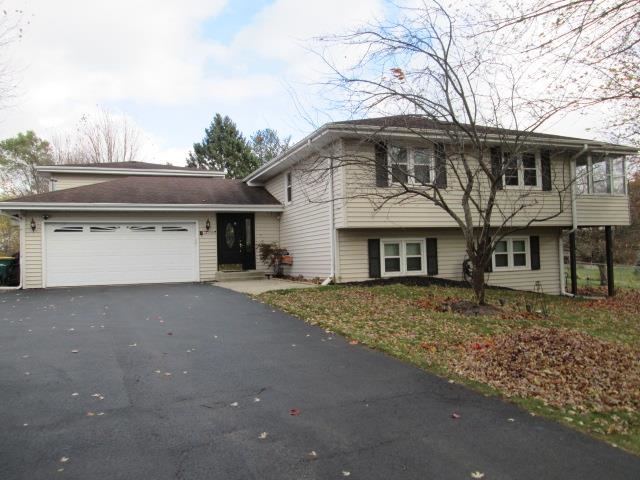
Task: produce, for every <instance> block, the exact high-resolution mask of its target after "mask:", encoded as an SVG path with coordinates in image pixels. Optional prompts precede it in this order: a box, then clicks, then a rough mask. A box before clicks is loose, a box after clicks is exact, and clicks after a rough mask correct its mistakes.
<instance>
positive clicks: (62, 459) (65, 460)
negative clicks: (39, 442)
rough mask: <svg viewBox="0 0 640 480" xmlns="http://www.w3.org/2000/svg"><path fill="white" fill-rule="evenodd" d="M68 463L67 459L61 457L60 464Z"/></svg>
mask: <svg viewBox="0 0 640 480" xmlns="http://www.w3.org/2000/svg"><path fill="white" fill-rule="evenodd" d="M68 461H69V457H61V458H60V463H67V462H68Z"/></svg>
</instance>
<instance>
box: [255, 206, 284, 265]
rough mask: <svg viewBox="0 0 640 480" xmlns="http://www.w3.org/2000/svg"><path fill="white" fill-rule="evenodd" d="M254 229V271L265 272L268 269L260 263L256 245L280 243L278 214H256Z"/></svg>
mask: <svg viewBox="0 0 640 480" xmlns="http://www.w3.org/2000/svg"><path fill="white" fill-rule="evenodd" d="M255 228H256V235H255V239H256V245H255V249H256V270H259V271H261V272H266V271H267V270H269V267H267V265H265V264H264V263H262V262H261V261H260V256H259V255H258V245H260V244H261V243H277V244H279V243H280V222H279V220H278V214H277V213H264V212H262V213H256V214H255Z"/></svg>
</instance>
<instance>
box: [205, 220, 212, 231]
mask: <svg viewBox="0 0 640 480" xmlns="http://www.w3.org/2000/svg"><path fill="white" fill-rule="evenodd" d="M204 228H206V229H207V232H208V231H209V230H211V220H209V219H208V218H207V223H205V224H204Z"/></svg>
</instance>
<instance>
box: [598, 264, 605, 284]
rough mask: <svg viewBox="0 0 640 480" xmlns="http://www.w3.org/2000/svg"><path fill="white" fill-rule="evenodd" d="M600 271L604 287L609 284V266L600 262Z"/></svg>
mask: <svg viewBox="0 0 640 480" xmlns="http://www.w3.org/2000/svg"><path fill="white" fill-rule="evenodd" d="M598 271H599V272H600V286H601V287H603V286H605V285H606V284H607V266H606V265H603V264H602V263H599V264H598Z"/></svg>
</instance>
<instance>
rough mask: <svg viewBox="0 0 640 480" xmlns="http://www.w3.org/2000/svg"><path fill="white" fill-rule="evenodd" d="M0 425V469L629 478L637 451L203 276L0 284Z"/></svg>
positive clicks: (167, 474)
mask: <svg viewBox="0 0 640 480" xmlns="http://www.w3.org/2000/svg"><path fill="white" fill-rule="evenodd" d="M453 412H457V413H458V414H459V415H460V418H457V419H456V418H452V413H453ZM0 426H1V427H0V428H1V430H0V478H1V479H3V480H11V479H29V480H37V479H52V478H54V479H57V478H59V479H63V478H67V479H92V480H95V479H110V480H111V479H153V480H163V479H208V480H209V479H220V480H228V479H339V478H345V477H349V478H354V479H355V478H359V479H368V480H370V479H385V480H388V479H409V478H410V479H467V478H472V477H471V474H472V472H481V473H484V478H485V479H487V480H493V479H536V480H539V479H563V480H566V479H599V480H600V479H604V478H606V479H630V478H640V458H638V457H634V456H631V455H628V454H626V453H624V452H622V451H620V450H618V449H616V448H613V447H611V446H608V445H606V444H603V443H600V442H598V441H595V440H592V439H590V438H588V437H586V436H584V435H581V434H579V433H576V432H574V431H571V430H569V429H566V428H564V427H562V426H560V425H557V424H555V423H552V422H548V421H546V420H544V419H541V418H538V417H532V416H530V415H529V414H528V413H526V412H524V411H522V410H520V409H518V408H516V407H514V406H511V405H508V404H506V403H503V402H501V401H499V400H496V399H493V398H486V397H484V396H482V395H478V394H476V393H473V392H470V391H468V390H467V389H465V388H463V387H461V386H458V385H456V384H450V383H448V382H447V380H443V379H439V378H436V377H433V376H431V375H428V374H426V373H424V372H422V371H420V370H418V369H416V368H413V367H411V366H408V365H405V364H403V363H400V362H398V361H396V360H393V359H391V358H388V357H386V356H385V355H383V354H380V353H377V352H373V351H371V350H368V349H367V348H364V347H362V346H359V345H349V343H348V342H346V341H345V340H343V339H341V338H340V337H338V336H335V335H333V334H331V333H328V332H325V331H324V330H321V329H318V328H315V327H311V326H308V325H306V324H305V323H303V322H302V321H300V320H297V319H294V318H292V317H289V316H287V315H285V314H282V313H280V312H276V311H273V310H272V309H270V308H269V307H267V306H266V305H263V304H261V303H260V302H256V301H253V300H251V299H249V298H247V297H246V296H244V295H243V294H240V293H235V292H231V291H228V290H224V289H221V288H218V287H213V286H209V285H161V286H139V287H111V288H84V289H79V288H78V289H53V290H39V291H23V292H11V293H0ZM476 476H479V474H477V475H476Z"/></svg>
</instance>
